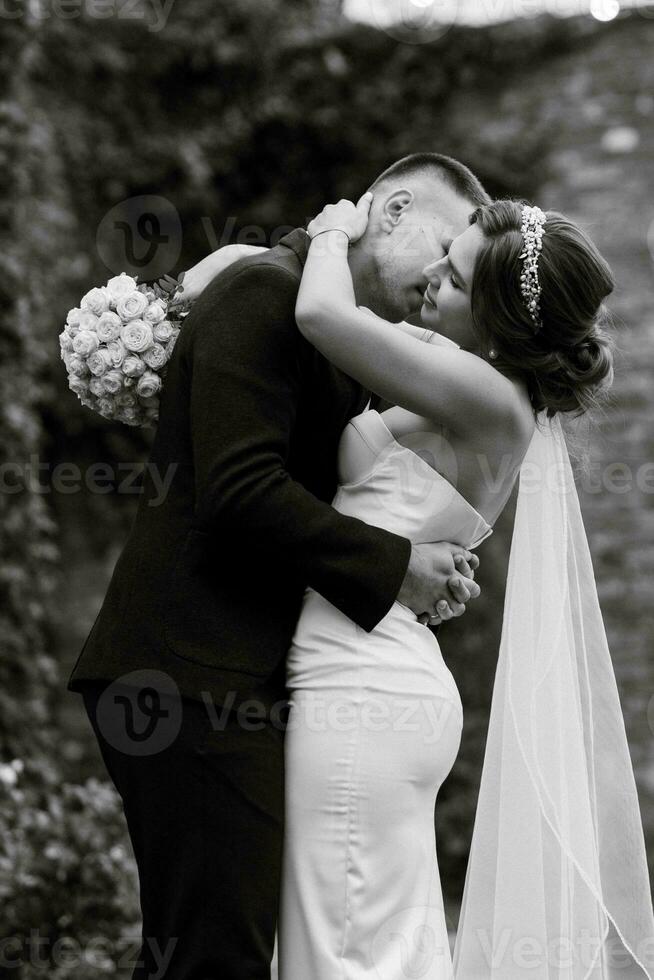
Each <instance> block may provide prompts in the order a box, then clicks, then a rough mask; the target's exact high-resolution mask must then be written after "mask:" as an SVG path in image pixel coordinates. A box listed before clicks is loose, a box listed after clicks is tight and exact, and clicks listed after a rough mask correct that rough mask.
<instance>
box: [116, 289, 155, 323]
mask: <svg viewBox="0 0 654 980" xmlns="http://www.w3.org/2000/svg"><path fill="white" fill-rule="evenodd" d="M147 308H148V301H147V299H146V298H145V296H144V295H143V293H139V291H138V290H134V292H132V293H128V294H127V295H126V296H121V298H120V299H119V300H118V301H117V303H116V313H117V314H118V316H119V317H120V318H121V319H122V320H124V321H125V322H127V321H128V320H137V319H138V318H139V317H141V316H142V315H143V313H145V311H146V310H147Z"/></svg>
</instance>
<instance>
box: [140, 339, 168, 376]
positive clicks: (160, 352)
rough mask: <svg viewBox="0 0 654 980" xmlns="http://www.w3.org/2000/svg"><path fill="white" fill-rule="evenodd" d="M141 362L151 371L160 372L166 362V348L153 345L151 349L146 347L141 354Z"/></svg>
mask: <svg viewBox="0 0 654 980" xmlns="http://www.w3.org/2000/svg"><path fill="white" fill-rule="evenodd" d="M143 360H144V361H145V363H146V364H147V366H148V367H149V368H152V370H153V371H160V370H161V368H162V367H163V366H164V364H165V363H166V361H167V360H168V354H167V353H166V348H165V347H162V346H161V344H153V345H152V347H148V349H147V350H146V351H144V352H143Z"/></svg>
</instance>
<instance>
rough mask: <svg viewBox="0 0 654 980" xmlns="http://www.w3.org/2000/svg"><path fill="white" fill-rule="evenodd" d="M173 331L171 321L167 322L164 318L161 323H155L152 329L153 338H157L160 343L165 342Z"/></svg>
mask: <svg viewBox="0 0 654 980" xmlns="http://www.w3.org/2000/svg"><path fill="white" fill-rule="evenodd" d="M174 332H175V331H174V329H173V325H172V323H169V322H168V320H164V321H163V322H162V323H157V324H156V325H155V328H154V330H153V333H154V339H155V340H158V341H159V343H160V344H167V343H168V341H169V340H170V338H171V337H172V336H173V334H174Z"/></svg>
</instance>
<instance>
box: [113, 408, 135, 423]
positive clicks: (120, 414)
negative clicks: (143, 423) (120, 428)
mask: <svg viewBox="0 0 654 980" xmlns="http://www.w3.org/2000/svg"><path fill="white" fill-rule="evenodd" d="M116 419H117V421H118V422H126V423H127V425H138V420H137V411H136V409H135V408H134V406H133V405H124V406H122V407H121V408H118V410H117V411H116Z"/></svg>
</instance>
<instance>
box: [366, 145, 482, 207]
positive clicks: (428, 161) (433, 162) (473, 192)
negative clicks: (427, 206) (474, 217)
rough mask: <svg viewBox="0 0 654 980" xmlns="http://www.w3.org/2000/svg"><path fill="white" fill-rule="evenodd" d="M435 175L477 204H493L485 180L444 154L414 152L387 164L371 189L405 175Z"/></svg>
mask: <svg viewBox="0 0 654 980" xmlns="http://www.w3.org/2000/svg"><path fill="white" fill-rule="evenodd" d="M428 174H433V175H434V176H436V177H439V178H440V179H441V180H442V181H443V182H444V183H445V184H447V185H448V187H451V188H452V190H453V191H455V192H456V193H457V194H460V195H461V197H465V198H466V200H468V201H470V202H471V203H472V204H474V205H475V207H479V206H480V205H482V204H490V203H491V198H490V196H489V195H488V194H487V193H486V191H485V190H484V188H483V186H482V184H481V181H479V180H478V179H477V177H475V175H474V174H473V172H472V170H470V169H469V168H468V167H466V166H465V164H463V163H459V161H458V160H454V159H453V157H447V156H445V155H444V154H442V153H411V154H410V155H409V156H408V157H402V159H401V160H397V161H396V162H395V163H392V164H391V166H390V167H387V168H386V170H384V172H383V173H381V174H380V175H379V177H377V179H376V180H375V181H374V182H373V183H372V184H371V185H370V188H369V190H371V191H374V190H375V188H376V187H380V186H381V185H382V184H386V183H388V182H389V181H390V180H398V179H402V178H404V177H416V176H422V175H428Z"/></svg>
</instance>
